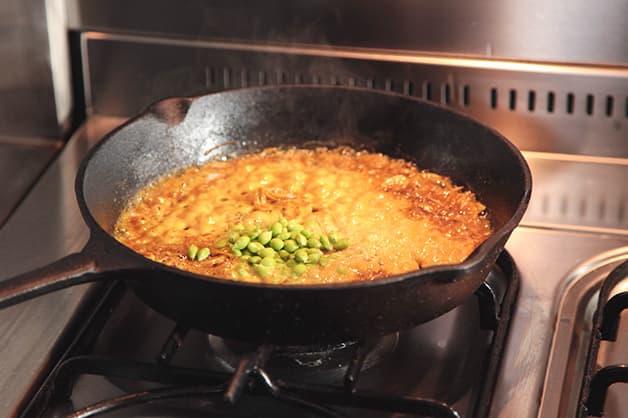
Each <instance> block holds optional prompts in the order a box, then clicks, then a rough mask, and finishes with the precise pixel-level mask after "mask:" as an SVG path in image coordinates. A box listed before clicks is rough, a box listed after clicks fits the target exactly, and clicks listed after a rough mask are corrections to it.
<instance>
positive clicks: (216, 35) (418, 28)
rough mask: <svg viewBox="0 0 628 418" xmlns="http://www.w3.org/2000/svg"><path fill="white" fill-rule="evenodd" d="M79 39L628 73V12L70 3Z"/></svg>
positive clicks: (154, 0)
mask: <svg viewBox="0 0 628 418" xmlns="http://www.w3.org/2000/svg"><path fill="white" fill-rule="evenodd" d="M66 1H67V2H68V9H69V11H70V25H71V26H72V27H73V28H76V29H79V30H85V29H88V30H89V29H91V30H99V31H102V32H118V33H120V32H123V33H135V34H151V35H156V36H167V37H175V36H176V37H183V38H187V39H197V40H218V39H222V40H240V41H244V42H249V41H255V42H264V43H266V42H270V43H300V44H312V45H333V46H337V47H361V48H383V49H394V50H407V51H423V52H430V53H446V54H452V55H474V56H482V57H489V58H490V57H493V58H497V57H498V58H501V59H514V60H524V61H553V62H572V63H613V64H628V43H627V42H626V39H628V19H626V18H627V17H628V2H626V1H625V0H605V1H604V2H598V3H592V2H591V1H587V0H570V1H568V2H561V1H553V2H552V1H546V0H500V1H485V0H467V1H459V0H439V1H416V0H414V1H412V0H388V1H378V0H266V1H249V0H211V1H208V0H186V1H184V2H181V1H180V0H66Z"/></svg>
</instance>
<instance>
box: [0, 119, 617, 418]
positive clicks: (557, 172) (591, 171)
mask: <svg viewBox="0 0 628 418" xmlns="http://www.w3.org/2000/svg"><path fill="white" fill-rule="evenodd" d="M122 121H123V120H122V119H119V118H106V117H93V118H91V119H89V120H88V121H87V122H86V123H85V124H84V125H83V126H82V127H81V129H80V130H79V131H78V132H77V133H76V134H75V135H74V137H73V138H72V139H71V140H70V141H69V143H68V144H67V145H66V147H65V148H64V150H63V151H62V152H61V154H60V155H59V157H58V158H57V159H56V160H55V161H54V163H53V164H52V165H51V166H50V167H49V169H48V170H47V171H46V172H45V174H44V175H43V176H42V177H41V179H40V180H39V182H38V183H37V184H36V185H35V187H34V188H33V190H32V191H31V192H30V193H29V195H28V196H27V197H26V199H25V200H24V201H23V203H22V204H21V206H20V207H19V208H18V210H17V211H16V212H15V213H14V215H13V216H12V217H11V218H10V220H9V221H8V222H7V224H6V225H5V226H4V227H3V228H2V229H0V266H2V270H1V273H0V275H1V276H2V277H9V276H12V275H15V274H17V273H20V272H22V271H26V270H29V269H32V268H34V267H37V266H41V265H44V264H45V263H47V262H50V261H52V260H55V259H58V258H60V257H61V256H63V255H65V254H68V253H70V252H73V251H78V250H80V249H81V247H82V245H83V244H84V243H85V242H86V240H87V229H86V227H85V225H84V224H83V222H82V220H81V216H80V214H79V211H78V207H77V205H76V201H75V197H74V176H75V173H76V169H77V167H78V165H79V163H80V161H81V159H82V157H83V155H84V154H85V152H86V151H87V150H88V149H89V147H90V146H91V145H93V144H94V143H95V142H97V141H98V140H99V139H100V138H101V137H102V136H103V135H104V134H105V133H106V132H108V131H109V130H110V129H112V128H114V127H115V126H117V125H119V124H120V123H121V122H122ZM525 156H526V159H527V160H528V162H529V164H530V166H531V169H532V173H533V181H534V192H533V197H532V201H531V205H530V209H529V211H528V214H527V215H526V217H525V218H524V220H523V222H522V224H521V226H520V227H518V228H517V229H516V230H515V232H514V233H513V235H512V237H511V238H510V240H509V242H508V244H507V246H506V248H507V250H508V251H509V252H510V254H511V255H512V257H513V259H514V261H515V263H516V265H517V266H518V268H519V271H520V275H521V279H520V280H521V283H520V288H519V293H518V297H517V300H516V305H515V308H514V312H513V316H512V324H511V327H510V330H509V333H508V337H507V340H506V346H505V351H504V355H503V359H502V362H501V366H500V368H499V371H498V375H497V380H496V386H495V391H494V396H493V401H492V404H491V406H490V413H489V416H490V417H515V416H516V417H536V416H542V417H555V416H572V413H571V412H572V411H573V408H574V407H573V406H570V405H573V404H569V402H568V400H569V399H572V398H573V397H574V396H575V395H574V393H576V392H578V387H579V378H578V377H575V375H574V373H576V374H577V373H578V368H579V367H580V368H581V367H582V366H581V365H582V362H583V360H582V357H583V355H584V354H582V353H583V350H585V351H584V352H586V348H587V347H586V345H587V344H586V342H585V341H586V339H587V332H590V325H589V324H590V316H591V310H592V309H591V306H592V305H593V304H594V302H593V301H594V298H593V295H594V294H595V292H596V289H597V288H598V287H599V283H600V281H601V279H602V278H603V277H604V276H605V275H606V274H607V273H608V272H609V271H610V270H611V269H612V268H613V267H614V266H616V265H618V264H619V263H620V262H621V261H622V260H626V259H628V232H627V231H626V230H622V229H621V228H605V229H602V228H593V227H574V226H566V225H564V223H563V224H560V223H558V222H556V223H549V222H547V220H548V219H550V220H552V219H554V220H556V221H559V220H560V214H561V211H560V208H558V209H555V210H556V212H552V208H553V207H554V206H552V205H549V207H548V202H547V197H546V196H548V194H550V195H551V193H552V192H553V191H554V190H564V187H565V185H566V183H565V182H566V181H567V182H569V183H570V185H569V187H577V186H578V183H577V182H578V181H579V180H581V179H582V178H586V179H589V180H587V181H586V182H588V184H585V183H586V182H583V183H582V184H583V186H582V187H588V188H590V187H594V188H595V186H596V184H592V182H593V183H595V182H596V181H599V182H600V183H603V182H604V181H607V182H609V179H614V181H615V182H614V184H616V185H618V186H619V185H622V184H625V182H622V179H624V180H625V179H626V178H627V177H626V173H627V172H628V165H627V164H626V163H625V162H623V161H622V160H619V159H610V158H608V159H604V158H597V159H593V158H592V159H586V158H581V157H573V158H572V157H568V156H564V155H554V154H542V153H525ZM591 179H592V180H591ZM618 179H619V183H617V180H618ZM607 184H608V183H607ZM619 187H625V186H619ZM587 204H588V203H587V202H586V201H585V202H584V203H583V205H584V206H583V207H584V208H585V210H586V205H587ZM598 209H599V208H598ZM600 211H601V213H602V214H603V215H604V216H608V213H607V212H608V210H607V211H606V212H604V210H601V209H600ZM620 215H621V214H620ZM562 216H563V217H564V218H567V217H568V213H567V212H564V211H563V212H562ZM552 217H553V218H552ZM626 286H628V284H626V280H624V289H625V288H626ZM574 289H575V290H574ZM93 291H94V285H82V286H79V287H76V288H72V289H67V290H63V291H59V292H57V293H54V294H51V295H48V296H44V297H41V298H39V299H37V300H33V301H29V302H26V303H24V304H21V305H18V306H14V307H12V308H9V309H6V310H4V311H2V312H0V336H1V337H0V338H1V339H2V341H1V342H0V358H1V359H2V365H1V366H0V393H2V396H1V397H0V415H2V416H16V415H19V412H20V410H21V409H20V408H22V407H23V406H24V404H25V403H26V402H27V400H28V399H29V398H30V396H31V395H32V394H33V392H34V391H35V390H36V387H37V385H38V384H39V383H41V381H42V379H43V378H44V377H45V376H46V374H47V372H48V371H49V368H50V367H51V366H53V365H54V363H55V362H56V360H57V359H58V358H59V356H60V354H61V353H62V352H63V349H64V344H65V343H66V342H67V341H68V339H69V338H68V334H69V333H70V332H74V331H76V330H75V329H73V327H74V325H73V324H75V320H76V319H77V318H79V319H80V318H81V317H83V316H84V315H86V312H88V311H89V308H90V307H89V306H86V303H89V302H90V301H91V300H93V299H91V298H90V297H89V296H90V294H91V293H92V292H93ZM578 295H584V298H577V296H578ZM86 308H87V310H86ZM624 317H625V315H624ZM458 320H459V319H458ZM442 327H446V326H445V325H442V326H439V327H438V328H439V329H441V328H442ZM627 336H628V324H626V321H624V323H623V325H622V328H621V329H620V333H619V338H618V343H617V344H616V345H611V344H608V345H606V346H605V347H604V348H603V353H602V354H603V356H602V357H603V358H602V357H601V361H609V362H621V361H623V362H626V361H628V355H627V347H628V341H627V340H628V339H627V338H626V337H627ZM469 338H473V337H472V336H471V337H469ZM622 339H623V341H622ZM441 345H442V347H439V349H442V353H441V354H440V355H441V356H447V355H455V353H456V349H457V348H456V346H455V345H454V346H451V345H449V346H448V344H447V342H446V340H443V341H442V344H441ZM459 345H460V344H459ZM448 350H449V351H448ZM447 353H454V354H447ZM622 356H623V357H622ZM622 358H623V360H622ZM573 370H575V372H574V371H573ZM452 383H453V382H448V381H447V380H446V379H445V380H443V379H441V381H440V382H435V384H439V385H441V386H444V387H446V386H448V385H452ZM616 386H618V387H620V386H621V385H616ZM624 389H625V388H624ZM437 390H439V389H435V391H437ZM626 398H627V397H626V396H625V390H624V391H623V395H622V392H621V391H614V390H613V391H611V393H610V394H609V398H608V400H607V412H608V416H613V417H621V416H625V415H622V414H625V411H626V410H628V405H626Z"/></svg>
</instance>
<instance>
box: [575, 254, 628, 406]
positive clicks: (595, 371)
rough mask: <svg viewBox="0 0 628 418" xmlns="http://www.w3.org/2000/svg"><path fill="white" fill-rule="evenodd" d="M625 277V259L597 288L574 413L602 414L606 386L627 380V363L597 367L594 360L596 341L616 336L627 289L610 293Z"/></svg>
mask: <svg viewBox="0 0 628 418" xmlns="http://www.w3.org/2000/svg"><path fill="white" fill-rule="evenodd" d="M626 278H628V261H626V262H624V263H622V264H621V265H619V266H618V267H617V268H615V269H614V270H613V271H612V272H611V273H610V274H609V275H608V277H607V278H606V279H605V280H604V283H603V284H602V287H601V289H600V296H599V301H598V307H597V310H596V312H595V314H594V316H593V330H592V338H591V342H590V346H589V352H588V355H587V363H586V366H585V375H584V381H583V384H582V391H581V393H580V403H579V412H578V416H579V417H581V418H582V417H586V416H597V417H601V416H603V415H604V403H605V401H606V394H607V392H608V388H609V387H610V386H611V385H612V384H614V383H628V365H626V364H616V365H609V366H605V367H602V368H599V367H598V366H597V364H596V360H597V357H598V352H599V349H600V342H601V341H602V340H605V341H615V340H616V338H617V330H618V329H619V320H620V316H621V312H622V311H623V310H624V309H627V308H628V292H622V293H618V294H616V295H614V296H612V297H610V294H611V291H612V290H613V289H614V288H615V287H616V286H617V284H619V282H621V281H622V280H625V279H626Z"/></svg>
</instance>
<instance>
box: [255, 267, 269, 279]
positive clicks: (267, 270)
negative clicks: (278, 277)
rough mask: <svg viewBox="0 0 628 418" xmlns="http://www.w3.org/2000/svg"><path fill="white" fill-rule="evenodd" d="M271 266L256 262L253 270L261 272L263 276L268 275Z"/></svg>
mask: <svg viewBox="0 0 628 418" xmlns="http://www.w3.org/2000/svg"><path fill="white" fill-rule="evenodd" d="M270 270H271V269H270V268H268V267H266V266H264V265H262V264H255V265H254V266H253V271H255V273H257V274H259V275H260V276H262V277H266V276H268V275H269V274H270Z"/></svg>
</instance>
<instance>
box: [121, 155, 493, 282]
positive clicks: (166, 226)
mask: <svg viewBox="0 0 628 418" xmlns="http://www.w3.org/2000/svg"><path fill="white" fill-rule="evenodd" d="M277 223H283V225H284V229H283V232H282V235H281V236H280V235H278V233H279V232H278V231H275V233H273V237H275V238H282V237H283V239H286V242H287V240H288V239H292V238H295V237H296V235H295V233H294V232H288V228H289V227H290V225H291V224H296V225H299V228H298V229H301V228H304V230H306V232H307V234H306V235H308V236H309V238H314V239H318V240H326V239H327V238H328V237H332V238H335V237H337V236H341V237H343V239H344V240H345V244H346V243H348V246H346V248H342V247H340V249H338V250H337V249H331V248H330V250H331V251H325V248H324V247H323V248H321V249H319V250H318V253H319V256H321V254H322V256H321V258H319V256H317V257H316V260H317V262H316V263H314V264H305V267H300V268H295V266H296V265H297V264H298V262H296V261H294V253H291V254H292V255H287V254H288V253H287V252H286V249H285V248H284V249H283V252H282V256H285V257H282V256H280V254H279V252H277V253H276V254H275V255H274V256H272V254H271V258H273V260H270V261H269V260H266V261H269V263H268V265H269V269H264V270H263V271H262V270H259V269H257V268H256V267H255V264H254V263H255V261H257V262H258V263H259V257H258V259H257V260H256V259H255V258H254V257H255V256H256V255H258V254H257V253H251V252H250V251H248V250H247V247H245V248H244V249H243V251H244V252H242V251H239V250H235V249H234V242H235V241H236V239H237V238H238V236H243V235H247V236H249V235H250V236H251V237H254V236H255V233H258V234H259V231H268V230H271V226H272V225H273V224H277ZM289 224H290V225H289ZM295 229H296V228H295ZM234 231H238V232H239V234H238V233H235V237H234V236H233V234H234ZM491 233H492V229H491V225H490V222H489V220H488V218H487V216H486V210H485V207H484V205H482V203H480V202H479V201H478V200H477V199H476V198H475V196H474V194H473V193H472V192H471V191H469V190H464V189H463V187H461V186H456V185H454V184H452V182H451V180H450V179H448V178H447V177H444V176H441V175H438V174H435V173H431V172H429V171H425V170H419V169H417V167H416V166H415V165H413V164H412V163H410V162H407V161H404V160H400V159H393V158H390V157H388V156H385V155H383V154H378V153H370V152H363V151H354V150H352V149H349V148H337V149H327V148H318V149H310V150H304V149H277V148H269V149H266V150H264V151H262V152H259V153H256V154H250V155H245V156H240V157H238V158H233V159H230V160H227V161H211V162H209V163H207V164H205V165H202V166H198V167H196V166H194V167H189V168H187V169H185V170H183V171H181V172H178V173H176V174H172V175H167V176H165V177H164V178H162V179H160V180H158V181H156V182H155V183H154V184H152V185H150V186H148V187H146V188H145V189H143V190H141V191H140V192H139V193H138V194H137V196H136V197H135V198H134V199H132V201H131V202H130V204H129V205H128V207H127V208H126V209H125V210H124V211H123V212H122V214H121V215H120V217H119V219H118V221H117V223H116V227H115V231H114V235H115V237H116V239H118V240H119V241H120V242H122V243H123V244H124V245H126V246H128V247H130V248H131V249H133V250H134V251H136V252H138V253H140V254H142V255H144V256H145V257H148V258H150V259H152V260H155V261H157V262H160V263H163V264H167V265H170V266H173V267H176V268H178V269H181V270H187V271H191V272H194V273H198V274H202V275H207V276H212V277H217V278H223V279H228V280H238V281H248V282H262V283H275V284H321V283H336V282H350V281H357V280H374V279H378V278H383V277H387V276H390V275H394V274H399V273H405V272H409V271H412V270H417V269H420V268H423V267H428V266H433V265H439V264H455V263H459V262H462V261H463V260H464V259H465V258H467V257H468V256H469V254H471V252H472V251H473V250H474V249H475V248H476V247H477V246H478V245H479V244H481V243H482V242H483V241H484V240H485V239H486V238H487V237H488V236H489V235H490V234H491ZM290 234H292V236H291V237H289V236H288V235H290ZM267 235H268V233H267ZM323 237H324V238H323ZM255 239H256V238H253V240H255ZM257 239H259V238H257ZM229 240H230V241H229ZM275 242H276V241H275ZM319 242H320V241H319ZM241 244H242V242H241ZM191 245H194V246H197V247H198V248H203V247H207V248H208V249H209V250H210V255H209V256H208V257H207V258H204V257H203V258H204V259H203V260H202V261H199V260H198V259H191V258H190V257H189V256H188V255H187V254H188V249H189V247H190V246H191ZM266 245H267V246H268V245H269V244H266ZM304 246H305V247H306V248H307V247H308V245H305V244H304ZM317 246H318V244H317ZM260 248H261V247H260ZM308 251H316V250H311V249H308ZM269 252H270V253H272V251H269ZM310 254H311V253H310ZM192 258H194V257H192ZM311 258H313V257H311ZM301 261H302V260H301ZM271 262H272V263H271ZM259 273H263V274H259Z"/></svg>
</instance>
